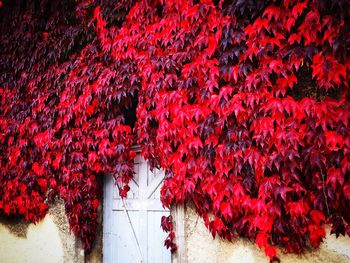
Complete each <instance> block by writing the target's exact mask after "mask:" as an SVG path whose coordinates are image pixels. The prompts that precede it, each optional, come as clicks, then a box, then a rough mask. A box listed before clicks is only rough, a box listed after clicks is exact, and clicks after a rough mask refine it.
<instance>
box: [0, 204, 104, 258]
mask: <svg viewBox="0 0 350 263" xmlns="http://www.w3.org/2000/svg"><path fill="white" fill-rule="evenodd" d="M100 214H102V213H100ZM100 220H102V218H100ZM100 230H101V229H99V231H100ZM101 232H102V231H101ZM101 244H102V239H101V234H99V235H98V236H97V239H96V241H95V245H94V249H93V251H92V252H91V254H89V255H85V253H84V250H83V249H82V244H81V242H80V241H79V240H77V239H76V238H75V236H74V235H73V234H72V233H70V231H69V224H68V220H67V217H66V215H65V212H64V205H63V202H62V201H59V202H57V203H56V204H55V205H54V206H52V207H51V208H50V210H49V213H48V214H47V215H46V217H45V218H44V219H43V220H42V221H41V222H39V223H37V224H36V225H35V224H27V223H25V222H23V221H22V220H18V219H17V220H16V219H7V218H0V262H1V263H23V262H26V263H46V262H47V263H70V262H72V263H98V262H102V245H101Z"/></svg>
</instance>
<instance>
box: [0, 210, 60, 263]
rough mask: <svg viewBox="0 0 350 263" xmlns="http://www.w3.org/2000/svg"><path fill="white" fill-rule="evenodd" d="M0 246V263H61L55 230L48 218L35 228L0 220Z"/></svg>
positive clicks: (58, 239)
mask: <svg viewBox="0 0 350 263" xmlns="http://www.w3.org/2000/svg"><path fill="white" fill-rule="evenodd" d="M0 244H1V245H0V262H6V263H20V262H28V263H31V262H50V263H51V262H52V263H56V262H57V263H61V262H64V261H63V253H64V252H63V246H62V243H61V239H60V236H59V229H58V227H57V226H56V225H55V223H54V221H53V220H52V217H51V216H50V215H47V216H46V217H45V218H44V219H43V220H42V221H41V222H40V223H38V224H36V225H34V224H26V223H23V222H21V221H20V220H17V219H16V220H13V219H11V220H8V219H5V220H4V219H2V220H1V221H0Z"/></svg>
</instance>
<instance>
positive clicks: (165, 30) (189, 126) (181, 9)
mask: <svg viewBox="0 0 350 263" xmlns="http://www.w3.org/2000/svg"><path fill="white" fill-rule="evenodd" d="M96 2H99V3H95V2H94V1H75V2H73V1H68V0H66V1H34V0H33V1H4V2H3V4H2V7H1V9H0V22H1V23H0V32H1V34H0V50H1V51H0V99H1V105H0V143H1V144H0V151H1V156H0V158H1V159H0V161H1V168H0V200H1V201H0V210H1V211H2V212H3V213H5V214H7V215H13V214H20V215H23V216H24V217H25V218H26V219H27V220H30V221H34V222H35V221H37V220H39V219H41V218H42V217H43V216H44V215H45V213H46V210H47V203H48V202H49V201H51V200H53V199H54V197H55V196H57V195H59V196H61V197H62V198H63V199H64V200H65V205H66V212H67V215H68V218H69V221H70V224H71V227H72V229H73V231H74V232H75V233H76V234H77V235H78V236H79V237H80V238H82V240H83V241H84V244H85V248H86V249H89V248H90V246H91V242H92V240H93V237H94V232H95V229H96V211H97V206H98V193H99V188H98V183H97V177H98V176H100V175H102V174H114V175H115V176H116V177H117V182H118V184H120V186H121V187H122V189H121V195H122V196H125V194H126V192H127V190H128V186H127V184H128V182H129V180H130V178H131V177H132V174H133V172H132V160H133V157H134V153H133V152H132V151H131V145H132V143H133V141H135V140H136V141H137V142H138V143H139V144H140V145H141V146H142V153H143V155H144V156H145V157H146V158H147V159H148V160H149V161H150V163H151V164H152V166H153V167H162V168H163V169H164V170H165V171H166V179H165V182H164V185H163V188H162V192H161V198H162V202H163V204H164V205H165V206H167V207H171V206H172V205H175V204H183V203H185V202H192V203H193V206H194V207H195V209H196V211H197V213H198V214H199V215H200V216H201V217H202V218H203V219H204V221H205V224H206V225H207V227H208V228H209V230H210V231H211V233H212V234H213V236H215V235H219V236H221V237H223V238H226V239H228V240H231V239H233V238H234V236H235V235H239V236H244V237H247V238H249V239H251V240H253V241H255V242H256V243H257V245H258V246H259V247H260V248H263V249H264V251H265V253H266V254H267V256H269V257H270V258H274V257H276V251H275V248H274V246H276V245H278V246H283V247H285V248H286V249H287V251H290V252H297V253H301V252H302V250H303V249H304V248H307V247H310V246H312V247H318V246H319V245H320V242H321V241H322V239H323V238H324V236H325V230H324V223H330V224H331V225H332V232H333V233H336V235H339V234H343V235H344V234H345V233H347V234H348V235H349V234H350V225H349V224H350V178H349V177H350V136H349V132H350V123H349V118H350V98H349V96H350V94H349V79H350V55H349V52H350V6H349V3H348V1H346V0H334V1H331V0H305V1H293V0H284V1H283V0H281V1H259V0H256V1H254V0H247V1H240V0H238V1H211V0H199V1H195V0H193V1H189V0H188V1H186V0H181V1H180V0H168V1H163V0H159V1H147V0H142V1H127V0H125V1H101V2H100V1H96ZM135 102H138V106H137V110H136V116H137V118H136V124H135V127H133V123H131V122H130V121H129V120H130V107H131V106H132V104H133V103H134V104H135ZM134 135H136V136H134ZM162 226H163V228H164V229H165V230H167V231H169V232H170V233H169V237H168V239H167V240H166V241H165V244H166V245H167V246H168V247H171V248H172V249H175V247H176V245H175V244H174V243H173V239H174V233H173V232H172V231H173V226H172V223H171V221H170V218H163V220H162Z"/></svg>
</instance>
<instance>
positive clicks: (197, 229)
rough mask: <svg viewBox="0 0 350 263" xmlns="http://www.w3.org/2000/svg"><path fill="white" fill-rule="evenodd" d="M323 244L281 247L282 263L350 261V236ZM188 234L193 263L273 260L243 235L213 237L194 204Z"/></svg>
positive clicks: (187, 221) (189, 213)
mask: <svg viewBox="0 0 350 263" xmlns="http://www.w3.org/2000/svg"><path fill="white" fill-rule="evenodd" d="M326 232H327V236H326V239H325V240H324V243H322V244H321V247H320V248H319V249H316V250H310V251H306V252H304V253H303V254H302V255H296V254H290V253H285V252H283V251H281V250H280V249H278V251H277V254H278V256H279V257H280V259H281V262H282V263H305V262H312V263H334V262H336V263H349V262H350V238H348V237H343V236H340V237H339V238H336V237H335V235H329V232H330V229H329V228H328V229H326ZM185 233H186V249H187V262H189V263H203V262H204V263H237V262H239V263H269V260H268V258H267V257H266V256H265V254H264V252H263V251H262V250H260V249H259V248H258V246H257V245H255V244H254V243H252V242H250V241H249V240H246V239H243V238H236V239H235V240H233V241H232V242H228V241H225V240H222V239H220V238H218V237H217V238H216V239H215V240H213V238H212V236H211V234H210V232H209V231H208V230H207V229H206V228H205V226H204V223H203V221H202V219H201V218H198V216H197V214H196V213H195V212H194V210H193V209H192V208H190V207H187V208H186V212H185Z"/></svg>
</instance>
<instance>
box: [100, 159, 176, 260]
mask: <svg viewBox="0 0 350 263" xmlns="http://www.w3.org/2000/svg"><path fill="white" fill-rule="evenodd" d="M134 169H135V176H134V178H133V180H132V182H131V183H130V191H129V193H128V196H127V198H126V199H125V200H124V203H125V205H126V209H127V211H128V214H129V216H130V220H131V223H132V226H133V228H134V230H135V232H136V236H137V240H138V242H139V245H140V249H141V253H142V257H143V258H144V262H143V263H167V262H171V255H170V252H169V251H168V250H166V248H165V247H164V246H163V243H164V240H165V238H166V233H164V232H163V230H162V229H161V227H160V222H161V217H162V216H163V215H168V214H169V211H167V210H165V209H164V208H163V207H162V204H161V202H160V188H161V184H162V181H163V178H164V173H163V172H162V171H159V170H154V171H153V172H151V171H150V169H149V165H148V164H147V162H146V161H145V160H144V159H143V158H142V157H141V156H140V155H139V154H138V155H137V157H136V158H135V164H134ZM103 211H104V216H103V221H104V222H103V261H104V262H105V263H110V262H121V263H123V262H128V263H136V262H141V259H140V255H139V253H138V248H137V243H136V241H135V238H134V236H133V232H132V229H131V228H130V225H129V222H128V218H127V216H126V214H125V213H124V206H123V202H122V200H121V199H120V197H119V193H118V189H117V188H116V187H115V186H114V179H113V178H112V176H107V177H106V179H105V186H104V209H103Z"/></svg>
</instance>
